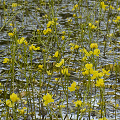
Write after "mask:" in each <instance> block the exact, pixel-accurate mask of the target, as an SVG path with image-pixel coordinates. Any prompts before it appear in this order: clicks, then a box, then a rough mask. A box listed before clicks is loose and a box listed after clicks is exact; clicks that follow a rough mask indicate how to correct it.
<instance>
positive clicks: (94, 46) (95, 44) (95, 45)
mask: <svg viewBox="0 0 120 120" xmlns="http://www.w3.org/2000/svg"><path fill="white" fill-rule="evenodd" d="M90 48H98V45H97V43H91V45H90Z"/></svg>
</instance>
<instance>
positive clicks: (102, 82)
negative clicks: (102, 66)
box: [95, 79, 104, 87]
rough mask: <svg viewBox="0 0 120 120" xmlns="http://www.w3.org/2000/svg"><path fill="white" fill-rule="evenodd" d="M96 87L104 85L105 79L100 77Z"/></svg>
mask: <svg viewBox="0 0 120 120" xmlns="http://www.w3.org/2000/svg"><path fill="white" fill-rule="evenodd" d="M95 85H96V87H104V80H103V79H99V80H97V81H96V84H95Z"/></svg>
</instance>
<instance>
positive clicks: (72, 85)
mask: <svg viewBox="0 0 120 120" xmlns="http://www.w3.org/2000/svg"><path fill="white" fill-rule="evenodd" d="M75 88H76V82H75V81H73V83H72V84H71V87H68V89H69V90H70V92H72V91H75Z"/></svg>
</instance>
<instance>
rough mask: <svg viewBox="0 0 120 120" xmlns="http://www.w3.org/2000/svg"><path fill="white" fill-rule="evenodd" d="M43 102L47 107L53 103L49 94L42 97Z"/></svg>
mask: <svg viewBox="0 0 120 120" xmlns="http://www.w3.org/2000/svg"><path fill="white" fill-rule="evenodd" d="M43 100H44V104H45V105H47V104H48V103H51V102H54V99H52V96H51V95H50V94H49V93H47V95H44V96H43Z"/></svg>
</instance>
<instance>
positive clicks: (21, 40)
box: [17, 37, 25, 44]
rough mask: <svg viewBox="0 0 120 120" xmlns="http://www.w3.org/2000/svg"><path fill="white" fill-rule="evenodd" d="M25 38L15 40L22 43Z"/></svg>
mask: <svg viewBox="0 0 120 120" xmlns="http://www.w3.org/2000/svg"><path fill="white" fill-rule="evenodd" d="M24 40H25V38H24V37H22V38H21V39H20V40H17V42H18V44H22V43H23V42H24Z"/></svg>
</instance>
